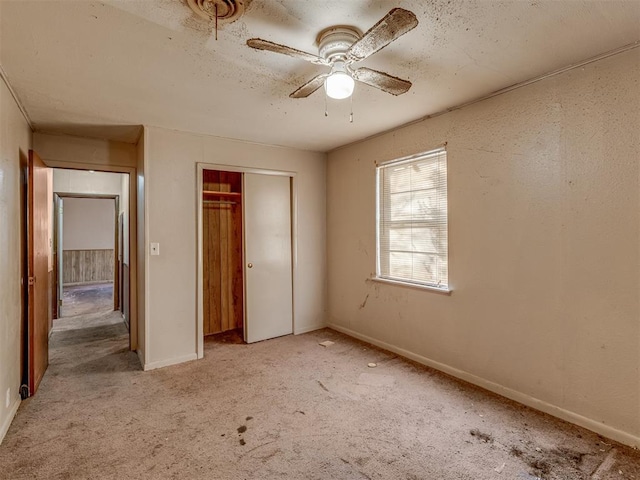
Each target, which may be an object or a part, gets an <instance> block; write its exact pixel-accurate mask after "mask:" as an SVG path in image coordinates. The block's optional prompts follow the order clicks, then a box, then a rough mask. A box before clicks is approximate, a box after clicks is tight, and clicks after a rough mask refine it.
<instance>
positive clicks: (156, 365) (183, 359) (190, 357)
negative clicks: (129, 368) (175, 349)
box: [142, 353, 198, 372]
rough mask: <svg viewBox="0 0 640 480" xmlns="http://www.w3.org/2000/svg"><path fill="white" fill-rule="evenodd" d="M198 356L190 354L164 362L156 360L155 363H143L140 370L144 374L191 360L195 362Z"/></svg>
mask: <svg viewBox="0 0 640 480" xmlns="http://www.w3.org/2000/svg"><path fill="white" fill-rule="evenodd" d="M197 359H198V355H196V354H195V353H190V354H189V355H184V356H182V357H176V358H168V359H166V360H158V361H157V362H151V363H146V364H145V363H143V364H142V369H143V370H144V371H145V372H146V371H148V370H155V369H156V368H162V367H168V366H170V365H177V364H178V363H184V362H190V361H191V360H197Z"/></svg>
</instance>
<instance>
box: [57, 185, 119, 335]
mask: <svg viewBox="0 0 640 480" xmlns="http://www.w3.org/2000/svg"><path fill="white" fill-rule="evenodd" d="M54 173H55V172H54ZM54 208H55V215H54V247H55V254H54V258H55V270H56V272H55V275H54V278H55V280H56V283H57V287H56V289H55V290H56V297H57V298H56V302H55V305H57V312H54V313H55V315H54V319H60V318H65V317H66V318H69V317H76V316H79V315H87V314H92V313H100V312H110V311H113V310H119V309H120V298H119V297H120V291H121V290H120V282H121V274H120V270H121V262H120V260H121V253H120V249H121V248H122V240H121V238H120V234H121V231H120V229H119V228H117V224H118V221H119V211H120V195H108V194H102V195H99V194H92V195H90V194H75V193H62V192H56V193H54ZM54 323H55V321H54Z"/></svg>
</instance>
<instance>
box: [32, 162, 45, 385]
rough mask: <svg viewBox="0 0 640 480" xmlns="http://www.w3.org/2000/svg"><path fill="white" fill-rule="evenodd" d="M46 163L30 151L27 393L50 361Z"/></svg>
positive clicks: (38, 382) (39, 379)
mask: <svg viewBox="0 0 640 480" xmlns="http://www.w3.org/2000/svg"><path fill="white" fill-rule="evenodd" d="M47 170H48V169H47V167H46V165H45V164H44V163H43V162H42V160H41V159H40V157H38V155H37V154H36V153H35V152H34V151H33V150H30V151H29V180H28V186H27V190H28V207H27V217H28V220H27V222H28V223H27V228H28V241H27V243H28V268H27V274H28V314H27V321H28V325H27V331H28V342H29V343H28V350H29V351H28V364H29V394H30V395H33V394H35V393H36V391H37V390H38V385H40V381H41V380H42V377H43V375H44V372H45V371H46V370H47V366H48V365H49V321H48V314H49V308H48V296H49V295H48V292H49V285H48V283H49V277H48V270H49V253H50V252H49V232H48V230H49V228H48V227H49V212H48V199H49V193H50V192H49V184H48V181H47Z"/></svg>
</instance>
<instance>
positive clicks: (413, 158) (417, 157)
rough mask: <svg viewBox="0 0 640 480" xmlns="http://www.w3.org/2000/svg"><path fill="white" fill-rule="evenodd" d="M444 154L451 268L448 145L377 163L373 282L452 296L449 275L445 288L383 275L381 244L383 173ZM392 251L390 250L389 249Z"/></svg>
mask: <svg viewBox="0 0 640 480" xmlns="http://www.w3.org/2000/svg"><path fill="white" fill-rule="evenodd" d="M442 153H444V155H445V165H446V180H445V187H446V198H447V210H446V232H447V249H446V262H447V269H448V268H449V257H450V255H449V205H448V198H449V189H448V183H449V162H448V152H447V150H446V144H445V146H442V147H439V148H435V149H431V150H427V151H424V152H421V153H417V154H414V155H410V156H407V157H401V158H397V159H394V160H389V161H385V162H380V163H378V162H376V272H375V275H374V276H372V280H374V281H377V282H382V283H388V284H392V285H398V286H404V287H411V288H417V289H422V290H429V291H432V292H437V293H441V294H445V295H450V294H451V292H452V290H451V282H450V278H449V275H447V284H446V285H444V286H440V285H437V284H434V283H429V282H422V281H418V280H413V279H407V278H401V277H393V276H390V275H382V273H381V272H382V268H381V267H382V250H383V248H382V242H381V238H382V235H383V233H382V227H383V226H382V219H383V212H382V211H381V197H382V194H383V192H382V189H383V185H382V178H381V175H382V172H383V171H384V170H385V169H387V168H389V167H392V166H396V165H402V164H411V163H414V162H418V161H421V160H426V159H428V158H429V157H437V156H438V155H441V154H442ZM413 191H414V190H411V192H413ZM407 223H408V224H409V225H413V224H414V223H418V222H415V221H407ZM389 250H390V249H389Z"/></svg>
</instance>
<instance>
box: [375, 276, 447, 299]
mask: <svg viewBox="0 0 640 480" xmlns="http://www.w3.org/2000/svg"><path fill="white" fill-rule="evenodd" d="M371 280H372V281H374V282H380V283H388V284H389V285H396V286H398V287H409V288H416V289H418V290H428V291H430V292H433V293H439V294H440V295H447V296H449V295H451V293H452V290H449V289H448V288H438V287H432V286H431V285H421V284H419V283H411V282H403V281H401V280H391V279H389V278H382V277H371Z"/></svg>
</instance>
